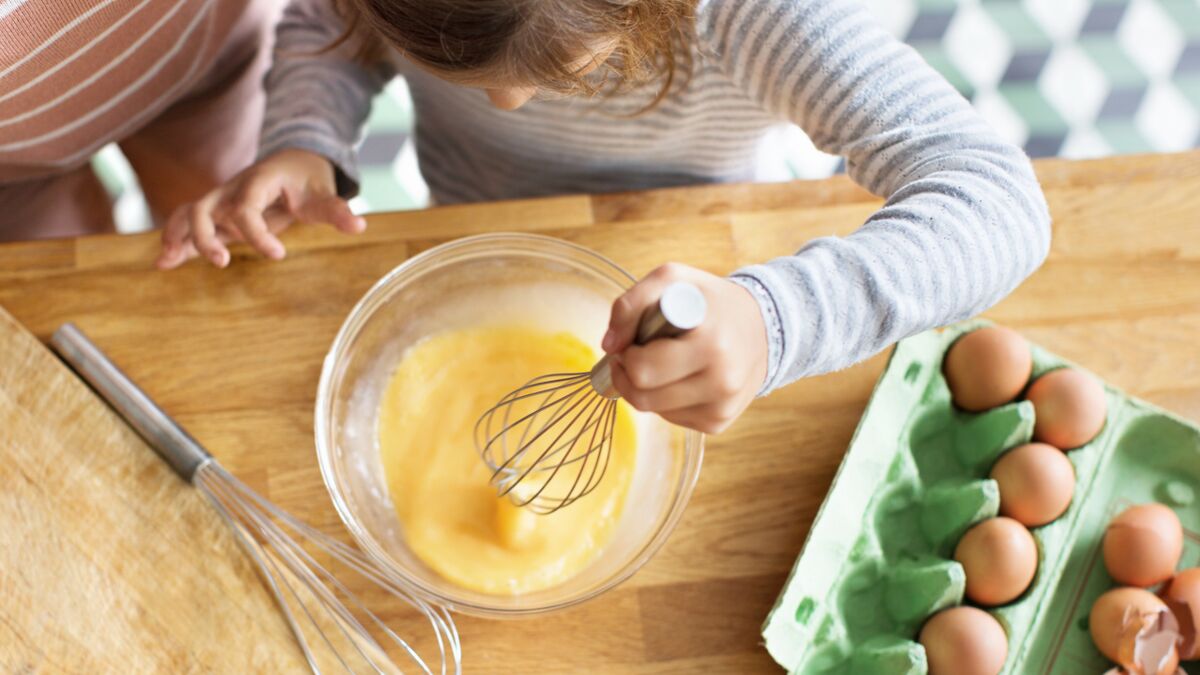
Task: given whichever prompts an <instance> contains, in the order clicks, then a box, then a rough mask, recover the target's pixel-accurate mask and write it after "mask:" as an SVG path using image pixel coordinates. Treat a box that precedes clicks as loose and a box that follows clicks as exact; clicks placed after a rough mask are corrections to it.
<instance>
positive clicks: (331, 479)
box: [315, 234, 704, 616]
mask: <svg viewBox="0 0 1200 675" xmlns="http://www.w3.org/2000/svg"><path fill="white" fill-rule="evenodd" d="M633 281H634V279H633V277H631V276H630V275H629V273H628V272H626V271H625V270H623V269H621V268H620V267H618V266H617V265H616V264H614V263H613V262H611V261H610V260H608V259H606V258H604V257H603V256H601V255H599V254H597V253H594V252H592V251H589V250H588V249H586V248H583V247H581V246H576V245H574V244H570V243H568V242H565V241H561V240H558V239H552V238H549V237H542V236H534V235H526V234H489V235H482V236H476V237H468V238H465V239H459V240H456V241H453V242H450V243H448V244H443V245H441V246H438V247H436V248H433V249H431V250H428V251H426V252H424V253H421V254H420V255H417V256H415V257H413V258H411V259H409V260H408V261H406V262H404V263H403V264H402V265H400V266H399V267H397V268H396V269H394V270H392V271H391V272H390V273H389V274H388V275H387V276H385V277H383V278H382V279H380V280H379V282H378V283H376V284H375V286H374V287H373V288H371V290H370V291H368V292H367V294H366V295H365V296H364V297H363V298H362V300H360V301H359V303H358V305H357V306H355V308H354V310H353V311H351V312H350V316H349V317H347V318H346V322H345V323H344V324H343V325H342V329H341V330H340V331H339V332H338V335H337V338H336V339H335V340H334V342H333V347H332V348H331V349H330V351H329V354H328V356H326V357H325V364H324V367H323V369H322V371H321V383H320V387H319V389H318V391H317V406H316V420H315V424H316V445H317V458H318V460H319V462H320V466H321V475H322V477H323V478H324V480H325V485H326V487H328V489H329V494H330V496H331V497H332V499H333V504H334V506H335V507H336V508H337V511H338V514H339V515H340V516H341V518H342V521H343V522H344V523H345V524H346V527H347V528H348V529H349V530H350V533H351V535H352V536H353V537H354V539H355V540H357V542H358V544H359V546H360V547H361V548H362V550H363V551H365V552H366V553H367V554H368V555H370V556H371V557H373V558H375V559H376V560H377V561H378V562H379V563H380V564H381V565H382V566H383V567H384V568H385V569H387V570H389V571H390V572H391V573H392V576H393V577H395V579H396V580H397V581H399V582H400V583H402V584H403V585H404V586H405V587H407V588H408V589H409V590H411V591H412V592H414V593H416V594H417V595H419V596H421V597H422V598H424V599H426V600H428V601H431V602H435V603H438V604H440V605H443V606H445V607H447V608H448V609H452V610H457V611H462V612H466V613H469V614H477V615H484V616H516V615H526V614H534V613H538V612H545V611H549V610H554V609H561V608H564V607H569V606H571V605H574V604H577V603H580V602H583V601H584V600H587V599H589V598H594V597H596V596H597V595H599V594H601V593H603V592H604V591H606V590H608V589H610V588H612V587H614V586H616V585H617V584H619V583H621V582H622V581H624V580H625V579H628V578H629V577H630V576H631V575H632V574H633V573H634V572H636V571H637V570H638V568H640V567H641V566H642V565H644V564H645V563H646V561H648V560H649V559H650V557H651V556H653V555H654V553H655V552H656V551H657V550H658V549H659V547H661V546H662V545H663V542H664V541H666V539H667V536H668V535H669V534H670V532H671V530H672V529H674V527H675V524H676V523H677V522H678V521H679V517H680V516H681V515H682V513H683V509H684V506H685V505H686V504H687V500H688V497H689V496H690V495H691V493H692V488H693V486H694V485H695V483H696V478H697V476H698V475H699V472H700V460H701V457H702V455H703V448H704V440H703V436H702V435H701V434H699V433H697V432H695V431H690V430H686V429H682V428H680V427H676V426H674V425H671V424H669V423H667V422H665V421H663V420H662V419H661V418H659V417H658V416H655V415H647V414H643V413H637V414H636V422H637V426H638V453H637V455H638V462H637V467H636V469H635V473H634V478H633V482H632V484H631V485H630V489H629V493H628V496H627V497H626V502H625V507H624V510H623V513H622V515H621V520H620V522H619V524H618V527H617V528H616V532H615V534H614V536H613V539H612V540H611V541H610V542H609V543H608V545H607V546H605V547H604V549H603V550H602V551H601V552H600V554H599V555H598V556H597V558H596V559H595V560H594V561H593V562H592V563H591V564H590V565H589V566H588V567H587V568H585V569H584V570H583V571H581V572H580V573H579V574H578V575H576V576H575V577H573V578H571V579H569V580H567V581H565V582H563V583H562V584H560V585H558V586H554V587H552V588H548V589H545V590H541V591H537V592H532V593H526V594H521V595H514V596H501V595H488V594H484V593H479V592H477V591H471V590H467V589H464V588H461V587H459V586H457V585H455V584H453V583H451V582H449V581H446V580H445V579H443V578H442V577H440V576H439V575H438V574H437V573H436V572H434V571H433V570H432V569H430V568H429V567H428V566H426V565H425V564H424V563H423V562H422V561H421V560H420V559H418V558H417V557H416V556H415V555H414V554H413V552H412V551H411V550H410V549H409V547H408V546H407V544H406V543H405V539H404V529H403V527H402V526H401V524H400V522H399V519H398V518H397V517H396V514H395V511H394V509H393V506H392V501H391V498H390V497H389V495H388V486H387V481H386V479H385V476H384V470H383V465H382V462H381V460H380V454H379V447H378V435H377V432H376V428H377V427H376V423H377V413H378V408H379V401H380V398H381V396H382V394H383V391H384V388H385V387H386V385H387V381H388V377H389V376H390V375H391V373H392V371H393V369H394V368H395V366H396V364H397V362H398V361H399V358H400V356H401V355H402V354H403V353H404V350H405V349H407V348H408V347H409V346H410V345H412V344H414V343H416V342H418V341H420V340H421V339H423V338H425V337H427V336H429V335H432V334H435V333H438V332H441V331H445V330H451V329H455V328H460V327H466V326H475V325H486V324H489V323H512V322H517V323H532V324H533V325H538V326H541V327H544V328H546V329H547V330H549V331H559V330H569V331H571V332H572V333H575V334H576V335H578V336H579V337H580V338H581V339H583V340H584V341H585V342H588V343H589V344H590V345H591V346H592V347H593V348H594V349H596V351H597V353H600V351H599V344H598V341H599V338H600V337H601V336H602V335H603V333H604V330H605V327H606V325H607V321H608V311H609V307H610V306H611V304H612V301H613V300H614V299H616V298H617V297H618V296H619V295H620V294H621V293H622V292H623V291H624V290H625V289H626V288H628V287H629V286H630V285H631V284H632V283H633ZM568 508H569V507H568Z"/></svg>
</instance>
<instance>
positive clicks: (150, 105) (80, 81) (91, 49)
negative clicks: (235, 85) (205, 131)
mask: <svg viewBox="0 0 1200 675" xmlns="http://www.w3.org/2000/svg"><path fill="white" fill-rule="evenodd" d="M251 4H252V3H250V2H247V1H245V0H0V182H11V181H19V180H26V179H31V178H37V177H41V176H48V175H54V174H57V173H61V172H64V171H67V170H70V169H73V168H76V167H78V166H80V165H82V164H83V163H85V162H87V161H88V159H89V157H90V156H91V155H92V153H94V152H95V151H96V150H97V149H99V148H100V147H101V146H103V145H104V144H105V143H108V142H110V141H116V140H120V139H122V138H125V137H127V136H129V135H130V134H132V133H133V132H135V131H136V130H137V129H139V128H140V127H142V126H144V125H145V124H147V123H148V122H149V121H151V120H152V119H154V118H155V117H156V116H157V115H159V114H161V113H162V112H163V111H164V110H166V109H167V108H169V107H170V106H171V105H172V104H174V103H175V102H177V101H179V100H181V99H183V98H185V97H187V96H189V95H192V94H193V93H195V92H198V91H202V90H203V89H204V88H205V87H207V86H210V84H215V83H210V82H209V81H208V80H209V79H212V78H214V77H219V75H220V73H217V72H216V71H219V70H220V68H219V65H220V63H221V61H222V60H223V59H225V58H234V57H235V56H236V55H227V54H225V53H224V52H225V51H226V49H225V48H226V45H227V39H226V38H227V37H228V36H229V34H230V32H231V31H232V30H233V29H234V26H235V25H237V23H238V20H239V18H241V16H242V14H243V13H244V12H245V10H246V9H247V7H248V6H250V5H251Z"/></svg>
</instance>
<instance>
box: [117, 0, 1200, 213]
mask: <svg viewBox="0 0 1200 675" xmlns="http://www.w3.org/2000/svg"><path fill="white" fill-rule="evenodd" d="M865 1H866V2H867V4H868V5H870V6H871V8H872V9H873V11H875V13H876V14H877V15H878V17H879V18H880V20H881V21H882V22H883V23H884V24H885V25H886V26H887V27H888V29H889V30H891V31H892V32H893V33H894V34H895V35H897V36H899V37H901V38H903V39H904V40H906V41H907V42H908V43H909V44H911V45H913V47H915V48H916V49H917V50H918V51H919V52H920V53H921V54H922V56H924V57H925V59H926V60H927V61H929V62H930V63H931V64H932V65H933V66H934V67H935V68H937V69H938V70H939V71H940V72H941V73H942V74H943V75H944V76H945V77H946V78H947V79H948V80H949V81H950V82H951V83H952V84H954V86H955V87H956V88H957V89H958V90H959V91H960V92H962V93H963V95H964V96H966V97H967V98H968V99H969V100H970V101H971V102H972V103H973V104H974V106H975V107H976V108H977V109H978V110H979V111H980V113H981V114H982V115H983V116H984V117H986V118H987V119H988V121H989V122H991V124H992V125H993V126H995V127H996V128H997V129H998V130H999V131H1000V132H1001V133H1002V134H1003V135H1004V136H1005V137H1006V138H1008V139H1009V140H1011V141H1012V142H1014V143H1018V144H1020V145H1022V146H1023V147H1024V148H1025V150H1026V152H1028V153H1029V154H1030V155H1032V156H1034V157H1045V156H1055V155H1059V156H1065V157H1096V156H1102V155H1107V154H1114V153H1130V152H1147V151H1172V150H1182V149H1185V148H1190V147H1197V146H1200V0H865ZM411 125H412V108H411V105H410V103H409V100H408V93H407V89H406V88H405V86H404V83H403V82H394V83H392V85H391V86H389V87H388V89H387V91H386V92H385V93H383V94H382V95H380V97H379V98H378V100H377V103H376V105H375V108H374V111H373V113H372V115H371V119H370V121H369V123H368V134H367V137H366V140H365V141H364V144H363V148H362V167H363V169H362V171H363V193H362V196H361V197H359V198H358V200H356V201H357V203H356V204H355V207H356V209H358V210H373V211H374V210H390V209H405V208H417V207H420V206H423V205H425V203H426V202H427V200H428V190H427V189H426V187H425V184H424V182H423V181H422V180H421V177H420V172H419V171H418V169H417V163H416V157H415V154H414V151H413V146H412V142H411V138H410V136H409V132H410V130H411ZM770 147H773V148H775V153H776V155H775V156H773V157H771V158H769V159H768V161H771V162H772V164H774V165H778V166H779V167H780V170H779V171H775V172H774V173H775V174H777V175H778V176H779V177H780V178H789V177H802V178H817V177H822V176H826V175H829V174H830V173H832V172H834V171H836V170H838V169H839V167H840V165H841V164H840V161H839V160H838V159H837V158H835V157H829V156H827V155H823V154H821V153H819V152H817V151H816V150H814V149H813V148H812V146H811V144H809V143H808V142H807V139H806V138H805V137H804V135H803V134H802V133H800V132H799V130H798V129H795V128H792V129H783V130H781V131H780V138H779V139H777V141H776V142H774V143H772V144H770ZM129 201H130V200H128V199H127V200H126V202H129ZM126 210H127V211H128V212H129V213H131V214H132V213H136V209H135V208H132V207H126ZM130 217H136V215H134V216H130Z"/></svg>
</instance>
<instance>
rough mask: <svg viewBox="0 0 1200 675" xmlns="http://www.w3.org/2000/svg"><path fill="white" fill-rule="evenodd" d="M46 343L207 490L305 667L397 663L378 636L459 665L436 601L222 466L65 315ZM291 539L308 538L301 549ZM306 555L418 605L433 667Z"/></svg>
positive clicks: (445, 666) (392, 645) (413, 655)
mask: <svg viewBox="0 0 1200 675" xmlns="http://www.w3.org/2000/svg"><path fill="white" fill-rule="evenodd" d="M50 344H51V346H52V347H53V348H54V350H55V351H56V352H58V354H59V355H60V356H61V357H62V359H63V360H64V361H66V363H67V364H68V365H69V366H71V368H72V369H74V370H75V372H77V373H78V374H79V375H80V376H81V377H82V378H83V379H84V380H86V381H87V383H88V384H90V385H91V386H92V388H93V389H94V390H95V391H96V392H97V393H98V394H99V395H100V396H101V398H103V399H104V400H105V401H107V402H108V404H109V405H110V406H112V407H113V409H114V410H116V412H117V413H118V414H119V415H121V417H122V418H124V419H125V421H126V422H128V423H129V425H130V426H131V427H133V429H134V430H135V431H137V432H138V434H139V435H141V436H142V438H144V439H145V440H146V442H147V443H149V444H150V447H152V448H153V449H154V451H155V452H157V453H158V454H159V456H161V457H162V458H163V460H165V461H166V462H167V464H169V465H170V466H171V468H172V469H174V470H175V473H177V474H179V476H180V477H181V478H183V479H184V480H185V481H187V482H189V483H191V484H192V485H193V486H195V487H196V488H197V489H199V490H200V492H201V493H203V494H204V496H205V497H207V498H208V500H209V502H210V503H211V504H212V506H213V508H215V509H216V511H217V513H219V514H220V516H221V518H222V519H224V520H225V522H226V523H227V524H228V525H229V527H230V528H232V530H233V532H234V535H235V537H236V539H237V541H238V543H239V544H240V545H241V546H242V548H243V549H244V550H245V551H246V553H247V554H248V555H249V556H250V558H251V559H252V560H253V562H254V563H255V564H256V565H257V566H258V569H259V571H260V572H261V574H262V576H263V579H264V581H265V583H266V585H267V586H268V588H269V589H270V590H271V593H272V594H273V595H274V596H275V600H276V601H277V603H278V604H279V607H280V610H281V611H282V612H283V614H284V618H286V619H287V622H288V625H289V627H290V628H291V630H292V633H293V635H294V636H295V638H296V641H297V642H298V643H299V645H300V648H301V650H302V651H303V652H304V657H305V659H307V661H308V664H309V667H310V668H311V669H312V671H313V672H314V673H322V672H349V673H398V672H401V669H400V667H399V665H398V664H397V663H396V662H395V661H393V660H392V659H391V658H390V656H389V654H388V652H387V650H386V649H385V647H384V645H386V646H387V648H388V649H391V651H392V652H395V653H399V654H402V655H403V657H404V658H405V659H406V660H405V661H404V662H405V663H411V664H413V665H414V666H415V667H416V668H417V669H419V671H420V672H424V673H426V674H427V675H432V674H433V673H434V672H439V673H441V674H442V675H445V674H446V673H447V672H453V673H460V672H461V667H460V660H461V648H460V645H459V638H458V630H457V628H456V627H455V625H454V619H453V618H451V616H450V614H449V612H447V611H446V609H445V608H443V607H438V606H433V605H430V604H428V603H426V602H425V601H423V600H421V599H420V598H418V597H416V596H414V595H412V594H410V593H409V592H408V591H406V590H405V589H404V588H403V587H402V586H401V585H400V584H399V583H398V582H397V581H396V579H395V578H394V577H393V575H392V574H390V573H389V572H388V571H387V570H385V569H383V568H381V567H380V566H379V565H377V564H376V563H375V562H374V561H372V560H371V559H370V558H368V557H367V556H365V555H363V554H362V553H361V552H360V551H358V550H357V549H355V548H353V547H350V546H347V545H345V544H343V543H342V542H340V541H338V540H336V539H333V538H332V537H329V536H326V535H325V534H323V533H321V532H320V531H318V530H316V529H314V528H312V527H310V526H308V525H306V524H305V523H304V522H303V521H301V520H299V519H297V518H295V517H294V516H292V515H290V514H288V513H287V512H286V511H284V510H282V509H280V508H279V507H277V506H275V505H274V504H272V503H271V502H269V501H267V500H266V499H264V498H263V497H262V496H260V495H259V494H258V493H256V492H255V491H254V490H251V489H250V488H249V487H247V486H246V485H245V484H243V483H242V482H241V481H239V480H238V479H237V478H235V477H234V476H233V475H231V474H230V473H229V472H227V471H226V470H225V469H223V468H222V467H221V466H220V465H219V464H217V461H216V460H215V459H213V457H212V455H210V454H209V453H208V452H207V451H206V450H205V449H204V448H203V447H201V446H200V444H199V443H197V442H196V440H195V439H193V438H192V437H191V436H190V435H189V434H188V433H187V432H186V431H184V430H183V429H182V428H181V427H179V425H178V424H176V423H175V421H174V420H172V419H171V418H170V417H169V416H167V414H166V413H165V412H163V411H162V409H160V408H159V407H158V406H157V405H155V404H154V402H153V401H151V400H150V398H149V397H148V396H146V394H145V393H144V392H143V391H142V390H141V389H139V388H138V387H137V385H135V384H134V383H133V382H132V381H130V380H129V378H127V377H126V376H125V374H124V373H122V372H121V371H120V370H119V369H118V368H117V367H116V366H115V365H114V364H113V363H112V362H111V361H109V360H108V358H107V357H106V356H105V355H104V353H103V352H101V351H100V350H99V348H97V347H96V346H95V345H94V344H92V342H91V341H90V340H88V338H87V337H86V336H85V335H84V334H83V333H82V332H80V331H79V330H78V329H77V328H76V327H75V326H74V325H72V324H66V325H64V326H63V327H61V328H59V329H58V330H57V331H56V332H55V333H54V335H53V337H51V338H50ZM301 542H306V543H308V544H309V545H310V547H311V549H312V550H311V552H310V549H309V548H306V547H305V546H304V545H302V543H301ZM316 556H320V557H328V558H329V559H330V560H331V561H336V562H337V563H338V565H339V569H340V568H342V567H344V568H346V569H348V570H350V571H352V572H354V573H355V574H357V575H359V576H361V577H362V578H364V579H365V580H366V581H368V582H369V583H371V584H374V585H376V586H378V587H379V588H381V589H382V590H383V591H384V592H385V593H387V594H388V595H390V596H391V597H394V598H396V599H398V600H400V601H402V602H404V603H406V604H407V605H409V606H411V607H413V608H415V609H416V610H417V611H419V612H420V613H421V614H422V615H424V617H425V619H426V620H428V622H429V626H430V629H431V631H432V633H433V636H434V638H435V641H436V644H437V650H438V652H439V654H440V659H441V663H440V668H439V669H438V670H432V669H431V668H430V665H429V664H427V663H426V662H425V661H424V660H423V659H422V658H421V656H420V655H419V654H418V653H417V650H416V649H415V648H414V647H413V645H411V644H410V643H409V642H408V641H406V640H405V639H403V638H401V637H400V636H399V635H397V634H396V633H395V632H394V631H393V630H392V629H391V628H389V627H388V626H387V625H386V624H385V623H384V622H383V621H381V620H380V619H379V617H378V616H376V615H375V613H374V612H372V611H371V610H370V609H368V607H367V606H366V605H365V604H364V603H363V601H362V600H361V599H360V598H359V596H358V595H356V594H355V593H353V592H352V591H351V590H350V589H349V588H348V587H347V586H346V585H345V583H344V582H343V581H342V580H341V579H339V577H338V576H336V575H334V574H333V573H332V572H330V571H329V570H328V569H326V567H324V566H322V565H321V564H320V563H319V562H318V561H317V558H316ZM381 643H382V644H381Z"/></svg>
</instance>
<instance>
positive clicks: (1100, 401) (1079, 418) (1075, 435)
mask: <svg viewBox="0 0 1200 675" xmlns="http://www.w3.org/2000/svg"><path fill="white" fill-rule="evenodd" d="M1025 398H1026V400H1028V401H1029V402H1031V403H1033V411H1034V423H1033V439H1034V440H1035V441H1041V442H1043V443H1049V444H1050V445H1053V446H1054V447H1056V448H1062V449H1064V450H1066V449H1069V448H1077V447H1079V446H1081V445H1085V444H1086V443H1088V442H1089V441H1091V440H1092V439H1093V438H1095V437H1096V434H1099V433H1100V430H1101V429H1103V428H1104V419H1105V417H1106V416H1107V414H1108V411H1107V403H1106V402H1105V400H1104V387H1103V386H1102V385H1101V384H1100V382H1099V381H1098V380H1097V379H1096V378H1094V377H1092V376H1091V375H1088V374H1087V373H1085V372H1083V371H1081V370H1076V369H1074V368H1060V369H1058V370H1052V371H1050V372H1048V373H1046V374H1045V375H1042V376H1041V377H1039V378H1037V379H1036V380H1034V381H1033V384H1031V385H1030V386H1029V391H1028V393H1026V394H1025Z"/></svg>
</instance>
